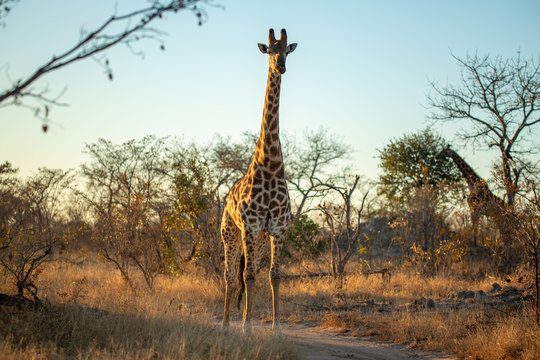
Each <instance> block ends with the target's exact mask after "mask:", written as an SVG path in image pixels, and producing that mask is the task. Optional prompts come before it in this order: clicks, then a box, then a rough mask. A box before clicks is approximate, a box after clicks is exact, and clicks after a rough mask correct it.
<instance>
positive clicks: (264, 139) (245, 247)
mask: <svg viewBox="0 0 540 360" xmlns="http://www.w3.org/2000/svg"><path fill="white" fill-rule="evenodd" d="M296 45H297V44H290V45H287V33H286V32H285V29H282V30H281V38H280V39H279V40H276V38H275V36H274V30H273V29H270V31H269V36H268V46H266V45H264V44H258V46H259V49H260V50H261V52H262V53H263V54H268V56H269V58H270V67H269V69H268V83H267V86H266V97H265V101H264V109H263V118H262V125H261V134H260V136H259V140H258V141H257V146H256V148H255V152H254V154H253V160H252V161H251V165H250V167H249V169H248V171H247V173H246V174H245V175H244V177H243V178H242V179H240V181H238V182H237V183H236V184H235V185H234V186H233V187H232V189H231V190H230V191H229V194H228V195H227V205H226V206H225V209H224V210H223V218H222V220H221V238H222V240H223V247H224V250H225V274H224V276H225V282H226V287H225V311H224V315H223V328H226V327H227V326H228V325H229V308H230V305H231V295H232V289H233V287H234V282H235V278H236V274H235V272H236V271H235V263H236V260H237V259H238V258H239V256H240V254H241V256H242V257H243V262H242V261H241V264H242V263H243V264H244V268H242V267H240V274H239V275H240V276H242V273H243V279H242V277H241V281H242V285H243V286H242V287H244V286H245V296H246V302H245V306H244V314H243V322H242V330H243V331H244V333H249V332H250V319H251V307H252V300H253V290H254V282H255V273H256V270H257V267H258V264H259V261H260V260H261V257H262V255H263V253H264V252H265V250H264V249H265V247H266V246H268V245H267V244H268V241H270V246H271V254H272V256H271V264H270V274H269V275H270V285H271V288H272V308H273V324H272V329H273V330H275V331H277V332H279V333H281V325H280V323H279V281H280V265H281V264H280V254H281V248H282V247H283V240H284V237H285V231H286V230H287V227H288V225H289V223H290V221H291V218H292V217H291V204H290V199H289V192H288V190H287V183H286V182H285V172H284V166H283V155H282V153H281V143H280V141H279V92H280V86H281V76H282V75H283V74H284V73H285V60H286V58H287V55H289V54H290V53H292V52H293V51H294V49H295V48H296ZM240 291H242V290H240ZM240 295H241V293H240Z"/></svg>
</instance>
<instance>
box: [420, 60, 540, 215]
mask: <svg viewBox="0 0 540 360" xmlns="http://www.w3.org/2000/svg"><path fill="white" fill-rule="evenodd" d="M454 59H455V60H456V62H457V64H458V66H459V67H460V69H461V79H460V80H459V82H458V83H457V84H456V85H451V84H447V85H444V86H440V85H438V84H437V83H435V82H432V83H431V87H432V89H433V94H432V95H430V96H428V99H427V100H428V105H429V106H430V107H431V108H432V109H433V111H432V113H431V115H430V117H431V119H432V120H433V121H434V122H436V123H461V124H464V125H465V127H464V128H463V130H462V131H461V132H460V133H459V134H458V136H459V138H460V139H461V140H462V141H463V142H464V143H465V144H472V145H475V146H481V147H484V148H493V149H497V151H498V152H499V156H500V159H499V161H498V162H496V165H497V168H498V171H499V173H500V177H501V179H502V183H503V188H504V191H505V193H506V199H505V201H506V204H507V205H508V206H509V207H510V208H512V207H513V206H514V199H515V196H516V193H517V192H518V190H519V183H520V180H521V178H522V174H523V172H524V171H530V170H532V168H531V164H530V163H528V160H527V156H528V155H533V154H538V152H539V147H538V141H537V140H535V139H538V137H537V135H535V131H534V130H535V129H536V128H537V126H538V124H540V61H539V60H538V59H537V60H536V61H535V60H534V59H530V60H526V59H523V58H522V57H521V55H520V54H519V53H518V55H517V56H516V57H515V58H509V59H504V58H502V57H500V56H496V57H492V56H490V55H486V56H483V57H482V56H479V55H478V54H474V55H467V56H466V57H464V58H459V57H456V56H454Z"/></svg>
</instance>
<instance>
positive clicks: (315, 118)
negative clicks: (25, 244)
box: [0, 0, 540, 178]
mask: <svg viewBox="0 0 540 360" xmlns="http://www.w3.org/2000/svg"><path fill="white" fill-rule="evenodd" d="M135 3H144V1H134V0H130V1H128V0H117V1H110V0H93V1H83V0H48V1H43V0H21V1H20V3H19V4H18V5H17V6H16V7H15V8H14V9H13V11H12V13H10V14H9V16H8V17H6V18H5V19H4V21H3V22H4V25H5V26H4V27H0V70H1V71H0V91H1V90H4V89H5V88H6V87H7V85H8V80H7V79H8V78H7V77H6V75H8V76H9V77H10V78H11V79H18V78H20V77H23V76H26V75H27V74H28V73H29V72H30V71H32V70H34V69H35V68H37V67H38V66H39V65H41V64H43V63H44V62H46V61H47V60H49V59H50V57H51V56H52V55H53V54H55V53H60V52H62V51H64V50H65V49H67V48H68V47H69V46H70V45H72V44H73V43H74V42H75V41H76V40H77V39H78V38H79V32H80V28H81V26H84V27H85V28H86V29H88V30H90V29H92V28H94V27H95V26H96V25H98V24H100V23H101V22H103V20H104V19H106V18H107V17H108V16H110V14H111V12H112V11H113V10H114V9H115V7H117V8H118V9H119V12H122V9H126V8H128V7H129V6H134V4H135ZM216 3H218V4H221V5H223V6H224V9H220V8H212V7H207V13H208V20H207V22H206V23H205V24H204V25H203V26H201V27H199V26H197V21H196V18H195V17H194V16H193V15H192V14H190V13H184V14H178V15H175V16H168V18H167V19H166V20H164V21H162V22H161V23H158V24H157V27H158V28H159V29H161V30H164V31H166V32H167V33H168V35H167V36H166V38H165V46H166V51H161V50H160V49H159V44H157V43H155V42H145V43H140V44H139V45H137V50H142V51H144V53H145V56H144V58H141V57H137V56H134V55H133V53H132V52H131V51H130V50H129V49H127V48H126V47H118V48H116V49H114V50H112V51H110V52H109V54H108V58H109V59H110V62H111V65H112V69H113V73H114V81H109V80H108V78H107V76H106V75H105V74H104V72H103V69H102V68H101V67H100V66H99V65H97V64H96V62H94V61H92V60H89V61H86V62H84V63H78V64H75V65H73V66H71V67H69V68H65V69H63V70H60V71H58V72H56V73H52V74H50V76H48V77H47V78H44V79H43V80H42V81H41V82H40V83H39V85H41V86H43V87H45V86H48V87H49V88H50V89H51V93H52V94H54V93H55V92H56V93H57V92H60V91H61V90H62V89H63V88H64V87H67V92H66V93H65V94H64V96H63V97H62V100H63V101H64V102H67V103H69V106H68V107H65V108H59V107H56V108H54V110H53V111H52V113H51V119H52V121H53V124H52V125H51V128H50V131H49V132H48V133H47V134H44V133H43V132H42V131H41V124H40V122H39V120H37V119H36V118H34V116H33V114H32V113H31V112H30V111H28V110H26V109H22V108H16V107H7V108H0V161H4V160H8V161H10V162H12V163H13V164H14V165H15V166H16V167H18V168H20V169H21V173H22V174H23V175H27V174H29V173H31V172H33V171H34V170H36V169H37V168H38V167H40V166H47V167H55V168H63V169H67V168H75V167H77V166H78V165H79V164H81V163H82V162H84V161H85V158H84V156H83V154H82V149H83V144H84V143H92V142H95V141H96V140H97V139H98V138H100V137H103V138H106V139H110V140H112V141H113V142H115V143H121V142H123V141H126V140H129V139H140V138H142V137H143V136H145V135H148V134H155V135H158V136H177V137H184V138H185V139H186V140H191V139H195V140H198V141H201V142H205V141H207V140H209V139H210V138H211V137H212V136H213V135H214V134H215V133H220V134H222V135H225V136H232V137H233V138H239V134H241V133H242V132H243V131H245V130H251V131H258V130H259V128H260V121H261V115H262V105H263V101H264V92H265V87H266V77H267V70H268V59H267V57H266V56H264V55H263V54H261V53H260V52H259V50H258V49H257V46H256V44H257V43H258V42H263V43H264V42H266V41H267V38H268V29H269V28H270V27H273V28H274V29H276V30H279V29H281V28H286V29H287V33H288V38H289V42H297V43H298V48H297V49H296V51H295V52H294V53H293V54H291V55H290V56H289V58H288V59H287V73H286V74H285V75H284V79H283V82H282V92H281V107H280V122H281V123H280V124H281V128H282V129H285V130H286V131H288V132H300V131H303V130H304V129H306V128H310V129H317V128H319V127H321V126H323V127H326V128H328V129H329V130H330V131H331V132H332V133H334V134H336V135H337V136H338V137H341V138H342V139H343V140H344V141H345V142H347V143H349V144H350V145H352V146H353V148H354V150H355V155H354V156H355V163H356V167H357V169H358V171H359V172H360V173H361V174H363V175H366V176H368V177H370V178H375V177H376V176H377V174H378V172H379V170H378V168H377V149H381V148H382V147H383V146H384V145H385V144H387V143H388V141H389V140H390V139H392V138H395V137H399V136H401V135H403V134H404V133H407V132H409V133H410V132H415V131H417V130H420V129H423V128H424V127H425V126H426V125H427V124H426V115H427V113H428V110H426V109H425V108H424V106H423V105H425V104H426V94H427V93H428V91H429V86H428V80H430V79H432V80H438V81H441V82H442V83H446V81H448V82H450V83H455V82H456V81H457V80H458V77H459V73H458V68H457V65H456V63H455V61H454V59H452V57H451V53H453V54H455V55H457V56H464V55H465V54H466V53H467V52H471V53H474V52H478V53H479V54H481V55H483V54H488V53H489V54H492V55H502V56H505V57H511V56H515V55H516V53H517V51H518V50H519V51H521V53H522V55H523V56H525V57H530V56H535V57H538V56H539V55H540V40H539V39H540V21H538V16H539V15H540V1H538V0H513V1H510V0H508V1H499V0H485V1H483V0H476V1H471V0H456V1H442V0H440V1H439V0H425V1H414V0H411V1H405V0H395V1H375V0H373V1H361V0H349V1H317V0H294V1H293V0H275V1H262V0H236V1H230V0H229V1H227V0H223V1H217V0H216ZM437 130H438V131H439V132H440V133H441V134H442V135H444V136H445V137H446V138H447V139H448V140H449V141H452V140H453V139H454V135H455V130H456V128H452V127H441V128H438V129H437ZM463 155H464V157H465V158H466V159H467V160H469V161H470V162H471V163H472V165H473V166H474V167H475V168H476V169H477V170H478V171H479V173H480V174H481V175H483V176H487V175H488V174H489V171H490V161H491V159H494V158H495V156H496V154H495V153H486V152H473V151H472V150H471V149H464V150H463Z"/></svg>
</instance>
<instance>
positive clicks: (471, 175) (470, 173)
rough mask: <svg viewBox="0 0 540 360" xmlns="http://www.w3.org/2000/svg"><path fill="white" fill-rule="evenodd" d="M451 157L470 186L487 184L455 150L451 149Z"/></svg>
mask: <svg viewBox="0 0 540 360" xmlns="http://www.w3.org/2000/svg"><path fill="white" fill-rule="evenodd" d="M449 151H450V154H449V156H450V157H451V158H452V160H453V161H454V163H455V164H456V166H457V167H458V169H459V171H461V174H462V175H463V177H464V178H465V181H466V182H467V184H468V185H469V186H477V185H478V183H479V182H480V183H485V182H484V180H483V179H482V178H481V177H480V176H478V174H476V172H475V171H474V170H473V169H472V168H471V167H470V166H469V164H467V163H466V162H465V160H463V159H462V158H461V156H459V155H458V153H456V152H455V151H454V150H452V149H449Z"/></svg>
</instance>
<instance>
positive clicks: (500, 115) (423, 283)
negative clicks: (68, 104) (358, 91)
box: [0, 57, 540, 359]
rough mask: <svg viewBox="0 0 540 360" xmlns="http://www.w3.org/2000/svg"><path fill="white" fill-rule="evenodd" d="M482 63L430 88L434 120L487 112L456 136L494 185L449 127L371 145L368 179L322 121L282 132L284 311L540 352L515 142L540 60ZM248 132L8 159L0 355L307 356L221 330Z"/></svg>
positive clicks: (532, 172)
mask: <svg viewBox="0 0 540 360" xmlns="http://www.w3.org/2000/svg"><path fill="white" fill-rule="evenodd" d="M490 61H491V60H490V59H489V57H486V58H479V57H473V58H466V59H458V64H460V66H462V68H463V69H464V71H465V72H466V74H467V72H469V73H468V75H471V74H472V76H464V77H463V81H469V82H472V83H473V85H474V86H473V85H471V84H470V83H469V85H471V86H465V87H464V89H465V95H468V96H465V95H464V94H460V93H459V91H458V90H459V87H448V88H438V87H436V86H435V85H434V89H435V95H434V97H431V98H430V99H429V102H430V105H431V106H432V107H433V108H434V109H435V110H434V111H435V112H436V114H435V115H434V116H432V119H433V120H434V121H435V122H440V121H451V120H456V119H468V120H470V121H473V123H474V122H475V121H477V120H478V119H479V116H480V115H481V114H480V113H482V112H487V113H488V114H487V115H486V117H485V118H484V120H481V121H479V123H477V124H474V125H473V126H471V132H470V133H469V134H468V135H467V134H466V135H465V137H464V138H463V139H464V140H465V141H468V140H471V139H473V140H472V145H476V146H481V145H484V146H494V147H496V148H497V150H499V151H500V153H501V157H500V161H497V162H496V163H495V166H494V172H493V174H492V176H491V179H482V178H480V177H479V176H478V175H477V174H476V173H474V171H472V172H471V171H470V170H469V173H470V174H469V173H466V172H464V171H463V167H460V166H459V161H457V160H456V158H449V157H445V156H440V155H441V154H443V150H444V149H446V151H448V149H449V148H447V147H446V145H447V141H446V140H444V139H443V138H442V137H441V136H440V135H438V134H436V133H434V132H433V131H431V130H429V129H427V130H425V131H421V132H418V133H414V134H406V135H404V136H403V137H402V138H399V139H394V140H392V141H391V142H390V144H389V145H388V146H387V147H385V148H384V149H382V150H381V156H380V159H381V170H382V172H383V174H382V175H381V177H380V178H379V179H378V181H377V182H376V183H374V182H372V181H368V180H366V179H365V178H364V177H363V176H361V175H360V174H359V172H357V171H355V170H354V169H355V166H354V164H353V163H352V160H351V148H350V146H348V145H346V144H343V143H342V142H341V141H340V140H339V139H336V138H335V137H333V136H332V135H331V134H330V133H329V132H328V131H327V130H325V129H319V130H318V131H307V132H305V133H304V136H303V137H302V138H301V139H300V138H296V137H293V136H290V135H289V134H287V133H283V134H282V144H283V154H284V161H285V168H286V177H287V179H288V184H289V190H290V193H291V198H292V201H293V203H294V209H293V212H294V221H293V223H292V224H291V226H290V229H289V232H288V235H287V239H286V244H285V251H284V253H285V254H284V258H283V261H282V262H283V271H282V272H283V280H282V285H281V286H282V290H281V299H282V304H283V305H282V312H283V315H282V316H283V320H284V321H288V322H311V323H313V324H319V325H321V326H323V327H326V328H328V331H337V332H342V333H347V334H349V335H353V336H359V337H361V336H370V337H373V338H374V339H377V340H378V339H384V340H390V341H394V342H400V343H405V344H407V345H408V346H409V347H414V348H422V349H428V350H437V351H445V352H455V353H457V354H458V356H460V357H463V358H468V359H538V358H539V357H540V340H539V339H540V329H539V323H540V312H539V309H540V304H539V299H538V297H539V296H538V294H539V268H538V266H539V254H540V229H539V221H538V220H539V218H540V196H539V191H538V186H539V181H538V175H539V174H540V172H539V170H538V168H537V165H538V164H537V162H538V161H537V155H538V152H537V146H536V145H537V143H536V142H535V141H534V139H532V138H527V137H526V135H530V134H532V129H531V127H532V126H533V125H536V124H537V123H540V120H535V116H537V115H538V107H539V106H540V104H539V103H538V102H539V101H540V95H539V91H538V87H539V86H540V85H538V84H540V81H538V74H539V73H540V71H539V67H538V66H537V65H534V64H533V65H531V64H530V63H527V62H523V60H522V59H519V58H518V59H514V60H513V61H506V62H504V61H501V60H500V59H495V61H491V62H490ZM493 69H495V70H497V69H499V70H500V71H495V72H493V71H492V70H493ZM501 74H502V75H501ZM505 74H506V75H505ZM503 75H505V76H503ZM490 76H492V78H491V80H493V81H489V79H490ZM493 76H495V79H493ZM527 79H528V80H530V81H525V80H527ZM505 81H506V82H505ZM475 82H476V83H475ZM478 83H479V84H478ZM499 86H502V87H499ZM516 89H518V90H520V91H516ZM478 92H479V93H478ZM516 97H517V98H516ZM463 99H465V101H464V102H461V101H462V100H463ZM503 100H504V101H503ZM493 101H495V102H496V103H497V104H498V106H495V107H494V106H492V105H493ZM471 109H472V110H471ZM456 114H459V116H458V117H456ZM521 115H523V116H522V117H521V118H520V116H521ZM490 121H491V122H495V125H488V126H486V128H485V129H483V130H482V129H480V130H479V126H480V124H483V125H486V124H490ZM501 128H504V131H498V129H501ZM524 129H526V130H531V131H530V132H529V133H527V131H524ZM486 134H487V135H486ZM509 134H510V135H509ZM256 138H257V136H256V135H254V134H245V135H244V137H243V139H241V141H239V142H234V141H232V140H231V139H226V138H222V137H219V136H216V137H215V138H214V139H213V141H212V142H211V143H209V144H204V145H201V144H192V143H186V142H184V141H179V140H175V139H160V138H156V137H153V136H147V137H145V138H143V139H140V140H132V141H128V142H125V143H123V144H113V143H111V142H110V141H108V140H106V139H100V140H99V141H98V142H96V143H94V144H88V145H86V147H85V149H84V151H85V152H86V153H87V155H88V157H89V159H90V160H89V161H88V162H87V163H85V164H83V165H82V166H81V168H80V169H77V170H69V171H64V170H57V169H39V170H38V171H37V172H36V173H35V174H34V175H33V176H30V177H28V178H21V177H19V176H18V175H17V171H16V168H15V166H13V165H12V164H10V163H9V162H4V163H2V164H1V165H0V321H1V326H0V353H1V354H2V356H3V357H5V358H13V359H26V358H83V359H87V358H99V359H102V358H115V359H125V358H133V359H139V358H152V359H153V358H185V359H203V358H204V359H273V358H276V359H294V358H297V357H301V354H298V353H297V352H296V350H295V348H294V346H293V345H292V344H291V343H289V342H288V341H287V339H280V338H276V337H274V336H272V335H270V334H266V333H264V332H262V333H260V334H257V335H255V336H250V337H248V336H246V337H244V336H238V334H237V333H235V332H234V330H233V331H231V332H230V333H223V332H220V331H219V329H218V326H217V324H218V323H219V318H220V317H221V311H222V307H223V299H222V296H223V280H222V272H223V250H222V246H221V240H220V237H219V221H220V216H221V213H222V210H223V206H224V204H223V201H224V196H225V194H226V193H227V191H228V189H229V188H230V187H231V185H232V184H234V182H235V181H236V180H237V179H238V178H240V177H241V176H242V175H243V174H244V172H245V170H246V168H247V166H248V165H249V162H250V157H251V154H252V151H253V148H254V144H255V140H256ZM494 139H495V140H497V141H495V140H494ZM522 139H524V140H525V141H523V142H520V141H521V140H522ZM494 141H495V143H494ZM494 144H495V145H494ZM531 144H532V145H531ZM535 144H536V145H535ZM535 146H536V148H535ZM456 154H457V153H456ZM458 156H459V155H458ZM461 156H465V155H463V154H461ZM490 189H491V190H490ZM464 198H466V201H465V200H464ZM266 265H268V264H266ZM265 271H266V270H265V267H264V266H263V268H262V269H261V273H260V276H259V278H258V292H257V294H256V296H255V299H254V306H255V309H254V310H253V315H254V316H255V317H257V318H258V319H259V320H263V321H266V320H269V319H270V318H271V305H270V302H269V301H268V299H269V296H270V294H269V289H268V286H267V282H268V279H267V275H266V274H265ZM234 316H236V317H238V316H239V314H238V313H235V314H233V317H234Z"/></svg>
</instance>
